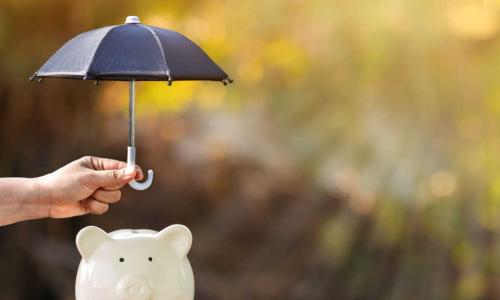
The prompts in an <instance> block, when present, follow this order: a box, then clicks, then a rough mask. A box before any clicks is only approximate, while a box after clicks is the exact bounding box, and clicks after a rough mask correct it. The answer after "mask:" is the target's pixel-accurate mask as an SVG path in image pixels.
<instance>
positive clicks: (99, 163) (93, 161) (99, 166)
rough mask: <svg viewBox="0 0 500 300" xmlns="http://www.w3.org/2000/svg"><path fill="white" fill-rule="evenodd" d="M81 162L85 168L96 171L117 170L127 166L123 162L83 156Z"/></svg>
mask: <svg viewBox="0 0 500 300" xmlns="http://www.w3.org/2000/svg"><path fill="white" fill-rule="evenodd" d="M81 161H82V163H83V165H84V166H85V167H87V168H89V169H92V170H96V171H104V170H117V169H123V168H125V167H126V166H127V163H126V162H124V161H120V160H116V159H111V158H102V157H95V156H85V157H83V158H82V159H81Z"/></svg>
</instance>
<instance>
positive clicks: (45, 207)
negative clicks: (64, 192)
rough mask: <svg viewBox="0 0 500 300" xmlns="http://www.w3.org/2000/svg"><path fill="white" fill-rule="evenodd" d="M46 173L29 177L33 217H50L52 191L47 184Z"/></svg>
mask: <svg viewBox="0 0 500 300" xmlns="http://www.w3.org/2000/svg"><path fill="white" fill-rule="evenodd" d="M47 176H48V175H45V176H41V177H36V178H31V179H30V180H31V188H32V192H33V193H32V195H34V196H33V199H31V201H32V205H33V208H34V209H33V216H32V218H33V219H39V218H47V217H50V204H51V201H52V200H51V198H52V195H51V194H52V193H51V190H50V188H49V184H48V178H47Z"/></svg>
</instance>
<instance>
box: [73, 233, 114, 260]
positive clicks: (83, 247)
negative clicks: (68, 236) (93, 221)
mask: <svg viewBox="0 0 500 300" xmlns="http://www.w3.org/2000/svg"><path fill="white" fill-rule="evenodd" d="M110 240H111V238H110V237H109V236H108V234H107V233H106V232H105V231H104V230H102V229H100V228H99V227H95V226H87V227H85V228H83V229H82V230H80V232H78V235H77V236H76V247H77V248H78V251H79V252H80V254H81V255H82V257H83V258H89V257H90V256H91V255H92V253H93V252H94V250H95V249H96V248H97V247H99V245H101V244H102V243H104V242H107V241H110Z"/></svg>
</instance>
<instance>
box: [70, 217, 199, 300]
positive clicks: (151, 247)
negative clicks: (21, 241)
mask: <svg viewBox="0 0 500 300" xmlns="http://www.w3.org/2000/svg"><path fill="white" fill-rule="evenodd" d="M191 241H192V236H191V232H190V231H189V229H188V228H187V227H186V226H183V225H171V226H169V227H167V228H165V229H163V230H162V231H160V232H157V231H153V230H145V229H141V230H130V229H123V230H117V231H113V232H111V233H109V234H108V233H106V232H105V231H103V230H102V229H100V228H98V227H95V226H88V227H85V228H83V229H82V230H80V232H79V233H78V235H77V237H76V245H77V248H78V251H79V252H80V254H81V255H82V260H81V262H80V266H79V267H78V274H77V277H76V288H75V293H76V300H100V299H102V300H192V299H193V298H194V278H193V271H192V270H191V265H190V264H189V260H188V258H187V254H188V251H189V249H190V248H191Z"/></svg>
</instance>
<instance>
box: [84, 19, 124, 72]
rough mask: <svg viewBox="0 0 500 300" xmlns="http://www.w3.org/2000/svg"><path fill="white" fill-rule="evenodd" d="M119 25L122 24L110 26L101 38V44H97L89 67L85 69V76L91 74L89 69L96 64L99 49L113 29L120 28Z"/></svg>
mask: <svg viewBox="0 0 500 300" xmlns="http://www.w3.org/2000/svg"><path fill="white" fill-rule="evenodd" d="M119 26H121V25H114V26H110V27H111V28H110V29H109V30H108V32H106V34H105V35H104V36H103V38H102V39H101V41H100V42H99V45H98V46H97V48H96V49H95V52H94V55H92V59H91V60H90V63H89V66H88V67H87V70H86V71H85V77H87V76H88V75H89V71H90V69H91V68H92V65H93V64H94V61H95V59H96V57H97V53H98V52H99V50H100V49H101V46H102V45H103V42H104V40H105V39H106V38H107V37H108V35H109V33H110V32H111V31H113V30H114V29H115V28H118V27H119ZM83 79H86V78H83Z"/></svg>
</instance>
